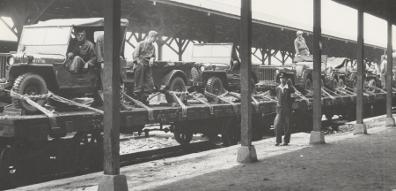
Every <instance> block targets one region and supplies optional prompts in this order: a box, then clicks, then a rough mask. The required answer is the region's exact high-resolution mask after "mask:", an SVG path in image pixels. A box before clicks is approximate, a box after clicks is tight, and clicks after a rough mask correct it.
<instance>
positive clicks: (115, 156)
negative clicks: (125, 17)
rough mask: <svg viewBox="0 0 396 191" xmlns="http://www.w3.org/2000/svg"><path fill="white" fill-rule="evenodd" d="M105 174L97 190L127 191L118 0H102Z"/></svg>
mask: <svg viewBox="0 0 396 191" xmlns="http://www.w3.org/2000/svg"><path fill="white" fill-rule="evenodd" d="M104 3H105V4H104V7H105V10H104V15H105V17H104V18H105V26H104V31H105V33H104V42H105V47H104V62H105V64H104V67H105V68H104V86H105V87H104V88H103V90H104V100H105V101H104V113H105V114H104V130H103V132H104V138H103V144H104V167H103V168H104V174H105V175H104V177H103V178H102V180H101V182H100V183H99V187H98V190H99V191H127V190H128V186H127V181H126V177H125V176H123V175H120V154H119V152H120V140H119V138H120V129H119V128H120V72H119V71H120V64H119V63H120V56H119V55H120V45H119V42H120V39H121V35H120V33H121V29H120V19H121V15H120V12H121V11H120V10H121V8H120V6H121V1H120V0H106V1H104Z"/></svg>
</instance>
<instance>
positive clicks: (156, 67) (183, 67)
mask: <svg viewBox="0 0 396 191" xmlns="http://www.w3.org/2000/svg"><path fill="white" fill-rule="evenodd" d="M151 71H152V75H153V82H154V88H155V91H164V92H167V91H174V92H186V91H187V90H188V88H189V87H191V86H192V85H193V80H192V79H193V77H192V75H194V74H193V73H194V71H197V68H196V65H195V63H193V62H170V61H155V62H154V63H153V66H152V67H151ZM126 75H127V77H126V79H125V80H124V86H125V87H126V89H127V93H128V94H130V95H132V94H133V89H134V70H133V63H128V64H127V67H126ZM165 95H166V99H167V102H168V103H170V102H172V100H173V99H172V98H171V97H170V95H169V94H165Z"/></svg>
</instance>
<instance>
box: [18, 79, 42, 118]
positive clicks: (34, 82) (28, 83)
mask: <svg viewBox="0 0 396 191" xmlns="http://www.w3.org/2000/svg"><path fill="white" fill-rule="evenodd" d="M12 91H14V92H16V93H18V94H21V95H42V94H47V93H48V88H47V83H46V82H45V80H44V79H43V77H41V76H40V75H37V74H33V73H25V74H22V75H20V76H18V77H17V78H16V80H15V81H14V85H13V86H12ZM33 101H35V102H36V103H38V104H40V105H44V104H45V103H46V102H47V99H45V98H43V99H37V100H34V99H33ZM12 103H13V104H14V107H15V108H21V109H24V110H25V111H27V112H28V113H33V112H36V111H37V109H36V108H35V107H33V106H32V105H30V104H29V103H27V102H26V101H24V100H21V99H18V98H12Z"/></svg>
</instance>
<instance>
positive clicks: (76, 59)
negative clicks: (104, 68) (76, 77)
mask: <svg viewBox="0 0 396 191" xmlns="http://www.w3.org/2000/svg"><path fill="white" fill-rule="evenodd" d="M86 35H87V34H86V32H85V30H84V29H82V30H81V29H80V30H78V29H76V41H74V42H72V45H71V52H69V53H68V54H67V57H68V59H69V60H70V61H71V62H68V66H67V67H68V68H69V71H70V72H73V73H80V72H81V71H82V70H83V69H87V68H88V67H89V66H93V65H94V64H95V62H96V54H95V46H94V44H93V43H92V42H91V41H89V40H87V39H86Z"/></svg>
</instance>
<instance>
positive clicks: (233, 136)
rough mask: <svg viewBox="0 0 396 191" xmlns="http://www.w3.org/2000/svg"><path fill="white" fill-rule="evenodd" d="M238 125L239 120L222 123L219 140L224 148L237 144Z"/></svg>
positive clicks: (238, 136)
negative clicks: (220, 139)
mask: <svg viewBox="0 0 396 191" xmlns="http://www.w3.org/2000/svg"><path fill="white" fill-rule="evenodd" d="M238 124H240V122H239V120H236V119H229V120H227V121H225V122H224V124H223V127H222V133H221V138H222V141H223V145H224V146H231V145H236V144H238V141H239V140H240V137H241V136H240V128H239V127H240V126H239V125H238Z"/></svg>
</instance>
